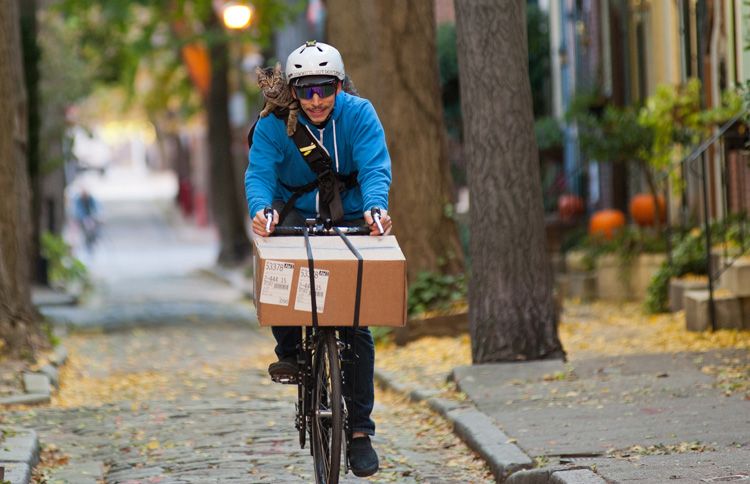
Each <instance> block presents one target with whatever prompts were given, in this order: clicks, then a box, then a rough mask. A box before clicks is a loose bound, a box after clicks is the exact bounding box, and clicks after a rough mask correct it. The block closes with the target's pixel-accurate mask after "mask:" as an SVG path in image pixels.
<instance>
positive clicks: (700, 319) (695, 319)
mask: <svg viewBox="0 0 750 484" xmlns="http://www.w3.org/2000/svg"><path fill="white" fill-rule="evenodd" d="M708 302H709V301H708V291H687V292H686V293H685V326H686V328H687V330H688V331H705V330H707V329H709V328H710V327H711V321H710V319H709V314H708ZM714 307H715V309H716V329H741V328H742V326H743V323H742V318H743V314H742V312H743V311H742V309H743V305H742V304H740V299H739V298H738V297H736V296H735V295H733V294H728V293H726V292H723V291H722V292H719V293H714Z"/></svg>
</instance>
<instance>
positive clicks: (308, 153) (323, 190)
mask: <svg viewBox="0 0 750 484" xmlns="http://www.w3.org/2000/svg"><path fill="white" fill-rule="evenodd" d="M292 140H294V144H295V145H297V149H299V152H300V155H302V158H303V159H304V160H305V162H307V165H308V166H309V167H310V169H311V170H312V171H313V173H315V175H316V176H317V177H318V190H319V195H318V197H319V202H320V216H321V217H322V218H323V219H327V218H330V219H331V220H332V221H333V222H338V221H340V220H342V219H343V218H344V206H343V204H342V203H341V193H340V192H341V183H342V182H341V181H340V180H339V179H338V178H337V177H336V173H335V172H334V171H333V169H332V161H331V156H330V155H329V154H328V151H326V149H325V147H324V146H323V145H321V144H320V142H319V141H318V140H317V138H315V136H313V134H312V132H311V131H310V128H308V127H307V126H305V125H304V124H302V123H297V129H296V130H295V131H294V134H292Z"/></svg>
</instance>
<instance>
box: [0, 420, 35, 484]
mask: <svg viewBox="0 0 750 484" xmlns="http://www.w3.org/2000/svg"><path fill="white" fill-rule="evenodd" d="M0 430H2V434H3V436H4V439H3V441H2V447H0V469H1V470H2V471H0V476H1V477H2V478H3V479H4V481H3V482H6V481H7V482H9V483H10V484H28V483H29V481H30V480H31V469H33V468H34V466H35V465H36V464H37V463H38V462H39V438H38V437H37V435H36V432H35V431H33V430H29V429H13V428H2V429H0Z"/></svg>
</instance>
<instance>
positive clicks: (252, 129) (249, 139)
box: [247, 109, 289, 150]
mask: <svg viewBox="0 0 750 484" xmlns="http://www.w3.org/2000/svg"><path fill="white" fill-rule="evenodd" d="M272 112H273V115H274V116H276V117H277V118H279V119H281V120H286V117H287V115H288V114H289V110H288V109H283V110H282V109H274V110H273V111H272ZM259 120H260V114H259V115H258V117H256V118H255V121H253V124H252V125H251V126H250V131H248V133H247V149H248V150H249V149H250V148H251V147H252V146H253V134H255V125H256V124H258V121H259Z"/></svg>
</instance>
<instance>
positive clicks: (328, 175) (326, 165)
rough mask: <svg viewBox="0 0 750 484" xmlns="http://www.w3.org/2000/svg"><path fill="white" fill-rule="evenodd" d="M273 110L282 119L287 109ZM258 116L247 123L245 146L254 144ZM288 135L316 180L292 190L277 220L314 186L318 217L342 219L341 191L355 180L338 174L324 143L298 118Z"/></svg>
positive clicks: (350, 185) (283, 216) (281, 219)
mask: <svg viewBox="0 0 750 484" xmlns="http://www.w3.org/2000/svg"><path fill="white" fill-rule="evenodd" d="M273 113H274V115H275V116H276V117H278V118H279V119H285V118H286V115H287V113H286V112H284V113H282V112H279V111H278V110H275V111H274V112H273ZM259 119H260V116H259V117H258V118H256V119H255V122H254V123H253V125H252V126H251V127H250V131H249V132H248V133H247V147H248V149H250V147H252V145H253V134H255V126H256V125H257V124H258V120H259ZM291 138H292V141H294V144H295V145H296V146H297V149H298V150H299V152H300V155H301V156H302V158H303V159H304V160H305V162H306V163H307V165H308V166H309V167H310V170H312V172H313V173H315V176H316V177H317V180H316V181H315V182H313V183H308V184H307V185H304V186H302V187H298V189H297V190H294V194H293V195H292V197H291V198H290V199H289V200H288V201H287V202H286V204H285V205H284V208H283V210H282V213H281V216H280V218H279V222H282V221H283V220H284V218H285V217H286V215H287V214H288V213H289V212H290V211H291V209H292V208H293V207H294V203H295V202H296V201H297V199H298V198H299V197H300V196H301V195H302V194H304V193H307V192H309V191H311V190H314V189H315V188H318V189H319V202H320V215H321V217H322V218H323V219H327V218H330V219H331V220H332V221H333V222H339V221H341V220H343V218H344V206H343V204H342V203H341V191H342V190H345V189H348V188H352V186H356V183H354V185H353V184H352V182H351V177H349V179H344V180H342V179H340V178H339V177H338V176H337V173H336V172H334V171H333V169H332V161H331V156H330V155H329V154H328V151H326V149H325V147H324V146H323V145H321V144H320V142H319V141H318V139H317V138H316V137H315V136H314V135H313V134H312V132H311V131H310V128H308V127H307V126H305V125H304V124H302V123H299V122H298V123H297V129H296V130H295V131H294V133H293V134H292V136H291ZM355 182H356V178H355Z"/></svg>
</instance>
